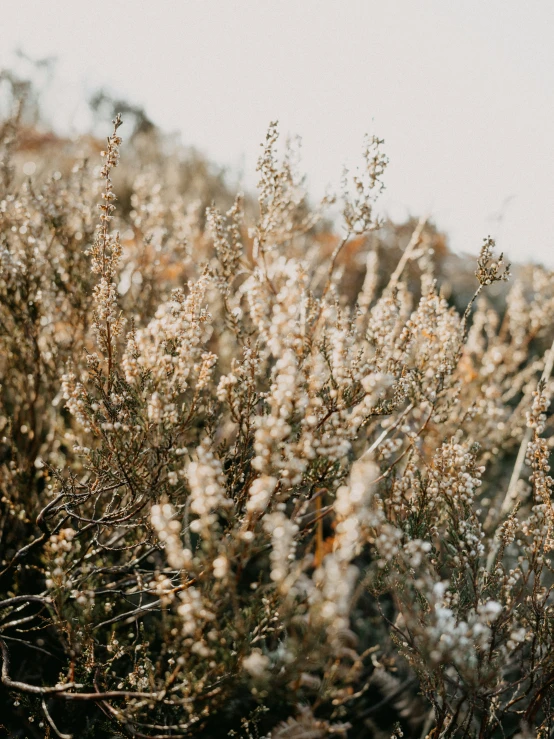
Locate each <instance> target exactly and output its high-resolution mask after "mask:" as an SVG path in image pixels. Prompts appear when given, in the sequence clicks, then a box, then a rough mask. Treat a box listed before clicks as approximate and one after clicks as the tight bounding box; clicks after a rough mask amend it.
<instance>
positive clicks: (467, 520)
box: [0, 80, 554, 739]
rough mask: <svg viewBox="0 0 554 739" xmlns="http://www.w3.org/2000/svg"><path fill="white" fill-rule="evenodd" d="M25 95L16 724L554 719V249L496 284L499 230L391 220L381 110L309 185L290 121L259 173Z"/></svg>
mask: <svg viewBox="0 0 554 739" xmlns="http://www.w3.org/2000/svg"><path fill="white" fill-rule="evenodd" d="M12 82H13V80H12ZM23 92H24V90H19V89H17V88H16V89H15V93H16V94H15V97H14V101H13V109H12V111H11V112H10V114H9V115H7V116H6V117H5V119H4V121H3V122H2V125H1V127H0V141H1V147H2V148H1V157H0V159H1V161H0V175H1V176H0V383H1V384H0V496H1V498H0V650H1V653H0V661H1V664H2V678H1V681H2V685H1V687H0V705H1V706H2V710H1V711H0V724H2V725H3V727H4V729H5V731H6V732H7V734H8V735H10V736H14V737H24V736H29V737H31V736H33V737H35V736H36V737H43V736H60V737H64V736H67V735H69V734H73V735H74V736H75V737H114V736H130V737H178V736H204V737H218V736H221V737H224V736H244V737H250V736H251V737H262V736H266V737H272V738H273V739H277V738H284V737H290V738H295V739H301V738H303V739H307V738H308V737H309V738H313V739H317V737H325V736H344V737H349V738H351V739H357V738H358V737H360V738H361V737H366V736H374V737H379V738H380V737H383V736H386V737H390V736H391V733H392V732H394V734H393V736H395V737H400V736H402V733H403V734H404V736H414V737H426V736H427V737H430V738H431V737H432V738H433V739H438V737H476V738H477V737H478V738H479V739H489V738H492V737H512V736H514V735H516V734H520V735H522V736H528V735H529V736H531V735H532V736H535V735H536V736H544V737H546V736H549V735H550V734H551V732H552V728H553V726H552V717H553V715H554V714H553V707H552V698H553V689H554V650H553V632H552V629H553V598H552V584H553V578H552V558H551V553H550V551H551V548H552V546H553V544H552V542H553V536H554V534H553V531H552V526H553V524H554V511H553V509H552V503H551V488H552V479H551V478H550V476H549V456H550V449H551V446H552V441H553V439H554V436H553V434H552V428H551V425H550V422H549V417H548V415H547V409H548V404H549V395H550V388H551V383H550V374H551V370H552V362H553V359H554V354H553V352H552V350H551V349H550V348H549V347H550V345H551V342H552V338H553V337H552V319H553V315H554V280H553V277H552V275H551V274H550V273H549V272H547V271H546V270H544V269H542V268H539V267H535V268H530V269H528V270H519V271H518V279H516V280H514V281H512V282H511V283H510V284H509V288H508V291H507V292H506V290H504V291H503V292H502V293H499V292H498V287H499V286H502V285H504V283H505V281H506V280H507V278H508V276H509V268H508V267H507V265H505V263H504V261H503V260H502V258H501V257H500V258H496V257H495V256H494V253H493V249H494V244H493V242H492V241H491V240H490V239H486V240H485V242H484V245H483V248H482V251H481V255H480V257H479V260H478V262H477V264H476V265H471V267H469V266H468V268H467V269H466V270H465V272H464V271H463V270H460V269H459V264H460V260H459V258H458V260H457V261H456V258H455V257H453V256H452V255H450V254H449V253H448V251H447V249H446V246H445V243H444V239H443V238H442V237H441V236H440V234H437V232H436V231H435V229H434V228H432V226H430V225H428V224H426V222H425V221H424V220H423V219H422V220H421V221H419V223H411V224H406V225H404V226H393V224H390V223H384V224H380V223H379V222H378V220H377V218H376V216H375V212H374V206H375V201H376V199H377V197H378V195H379V194H380V192H381V189H382V178H383V174H384V171H385V167H386V158H385V156H384V155H383V153H382V142H380V141H379V140H378V139H375V138H368V139H367V140H366V142H365V145H364V150H363V156H362V166H361V168H360V171H359V172H358V173H356V174H354V175H348V176H347V177H346V178H345V185H344V188H343V191H342V194H341V195H340V196H338V197H336V198H334V199H333V198H327V199H326V200H325V201H324V202H323V203H322V204H321V205H320V206H318V207H316V208H314V207H312V206H311V205H310V203H309V202H308V200H307V198H306V195H305V192H304V189H303V181H302V178H301V177H299V175H298V174H297V169H296V163H295V162H296V155H295V149H294V146H293V145H292V144H289V145H287V146H285V147H284V148H283V149H282V152H281V153H280V148H279V140H278V130H277V126H276V125H275V124H272V125H271V126H270V128H269V131H268V134H267V138H266V141H265V143H264V145H263V149H262V154H261V156H260V160H259V164H258V171H259V176H260V184H259V190H258V200H257V202H255V201H254V200H252V199H250V198H248V197H247V198H242V197H240V196H238V197H236V198H233V197H232V196H230V192H229V186H228V185H227V184H226V183H225V180H224V178H223V177H222V176H221V175H219V174H218V173H216V172H214V171H213V170H211V169H210V168H209V167H208V166H207V165H206V163H205V162H204V161H203V160H202V158H201V157H199V156H198V155H195V156H191V154H190V152H189V153H188V154H187V153H186V152H185V153H183V152H179V151H177V150H176V149H173V150H168V148H167V142H164V141H163V139H162V138H161V136H160V134H159V132H157V131H156V130H155V129H154V128H153V127H152V126H147V127H146V129H145V130H143V129H141V128H140V127H138V129H137V131H136V132H135V134H134V135H133V137H132V141H131V142H130V143H129V147H128V151H127V155H126V157H125V158H124V160H122V163H121V165H120V166H118V164H119V150H120V146H121V144H122V141H121V138H120V130H121V131H123V132H124V131H125V126H123V127H122V128H121V129H120V124H121V120H120V118H119V117H117V118H116V119H115V121H114V124H115V125H114V128H113V131H112V133H111V135H110V136H109V138H108V139H107V142H106V144H105V146H104V151H102V152H99V151H96V150H97V148H98V147H97V144H96V142H95V140H94V139H91V138H89V139H81V140H80V141H78V142H77V143H74V142H73V143H72V142H65V141H61V140H60V139H57V138H56V137H54V136H52V135H48V136H46V135H45V134H39V133H38V132H37V129H36V128H30V127H29V126H28V125H24V120H23V119H22V107H21V105H22V104H21V99H22V98H21V96H22V94H23ZM116 167H117V169H116ZM31 172H32V175H31V176H29V173H31ZM116 175H117V176H116ZM112 180H113V181H112ZM118 198H119V200H118ZM212 200H213V201H214V203H212ZM337 206H338V207H339V209H340V213H341V219H340V223H339V224H338V226H336V227H335V226H333V227H332V226H331V225H330V223H331V221H329V220H326V212H327V210H326V209H327V208H329V207H331V208H332V207H335V208H336V207H337ZM379 229H380V230H379ZM453 262H455V264H456V265H457V266H456V269H453V267H452V263H453ZM468 274H472V280H473V287H472V289H471V292H469V293H468V284H469V283H468ZM495 291H496V292H495ZM502 295H504V298H503V297H502ZM491 299H492V300H493V302H491ZM464 300H465V305H464V306H463V307H460V306H461V305H462V302H463V301H464Z"/></svg>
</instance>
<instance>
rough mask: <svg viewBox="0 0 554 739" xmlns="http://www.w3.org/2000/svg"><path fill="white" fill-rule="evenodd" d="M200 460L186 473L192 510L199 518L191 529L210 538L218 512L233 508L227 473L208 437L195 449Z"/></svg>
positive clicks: (191, 465)
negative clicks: (226, 490) (228, 494)
mask: <svg viewBox="0 0 554 739" xmlns="http://www.w3.org/2000/svg"><path fill="white" fill-rule="evenodd" d="M196 456H197V461H196V462H191V463H190V464H189V465H188V467H187V469H186V475H187V479H188V483H189V486H190V510H191V511H192V513H195V514H196V515H197V516H198V518H196V519H195V520H194V521H192V523H191V525H190V528H191V530H192V531H195V532H197V533H201V534H202V535H203V536H205V537H209V535H210V530H211V528H212V527H213V526H214V524H215V523H216V522H217V513H218V512H222V511H225V510H228V509H229V508H232V507H233V501H232V500H231V498H228V497H227V494H226V492H225V476H224V474H223V470H222V467H221V462H220V461H219V459H217V457H216V456H215V454H214V452H213V450H212V448H211V442H210V440H209V439H208V438H205V439H204V441H203V442H202V443H201V444H200V446H199V447H197V449H196Z"/></svg>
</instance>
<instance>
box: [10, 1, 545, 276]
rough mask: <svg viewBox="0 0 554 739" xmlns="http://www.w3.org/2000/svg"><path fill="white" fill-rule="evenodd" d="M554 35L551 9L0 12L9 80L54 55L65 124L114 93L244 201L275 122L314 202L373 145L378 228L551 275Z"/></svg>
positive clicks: (441, 5) (180, 6) (58, 119)
mask: <svg viewBox="0 0 554 739" xmlns="http://www.w3.org/2000/svg"><path fill="white" fill-rule="evenodd" d="M553 37H554V2H552V0H526V2H524V1H523V0H463V1H462V0H456V1H455V0H381V1H380V2H378V1H376V0H336V1H335V0H278V1H273V0H249V1H248V2H246V1H244V0H155V1H151V2H146V1H145V0H111V2H108V1H107V0H88V1H86V2H84V1H82V0H54V1H53V2H45V0H35V1H31V0H3V1H2V24H1V27H0V64H2V65H5V64H9V63H10V61H11V60H12V59H13V51H14V50H15V49H16V48H17V47H19V48H22V49H23V50H24V51H25V52H26V53H27V54H28V55H30V56H32V57H35V58H38V57H43V56H50V55H54V56H57V58H58V65H57V81H56V82H55V83H54V84H52V85H51V87H50V88H49V90H48V92H47V94H46V96H45V100H44V102H45V104H46V105H47V108H48V110H49V111H50V116H51V118H52V119H53V120H54V122H55V123H56V124H57V125H59V126H63V127H64V128H65V129H68V128H69V129H70V130H71V129H78V128H79V127H80V126H82V125H83V121H84V120H85V119H84V117H83V111H84V107H83V105H82V102H83V100H85V99H86V97H88V95H90V93H91V92H93V91H94V90H95V89H97V88H98V87H102V86H104V87H108V88H109V89H110V90H111V91H113V92H115V93H117V94H120V95H122V96H125V97H127V98H128V99H129V100H130V101H131V102H136V103H140V104H142V105H144V107H145V108H146V110H147V112H148V113H149V115H150V117H151V118H152V119H153V120H154V121H155V122H156V123H157V124H159V125H160V126H161V127H162V128H163V129H165V130H168V131H177V130H178V131H180V132H181V135H182V141H183V143H185V144H191V145H194V146H196V147H198V148H199V149H201V150H202V151H204V152H205V153H206V154H207V155H208V156H209V157H210V158H212V159H213V160H215V161H216V162H217V163H219V164H223V165H228V166H230V167H231V168H232V169H233V170H235V171H238V170H239V169H244V172H245V176H244V181H245V184H246V185H248V186H251V185H252V184H253V183H255V181H256V174H255V171H254V170H255V164H256V159H257V156H258V153H259V143H260V142H261V141H262V140H263V138H264V134H265V131H266V128H267V125H268V123H269V121H271V120H274V119H278V120H279V121H280V126H281V131H282V132H283V134H286V133H291V134H298V135H300V136H301V137H302V142H303V147H302V149H303V167H304V169H305V171H306V172H307V174H308V186H309V190H310V191H311V192H312V193H313V194H314V195H319V194H321V193H322V192H323V190H324V188H325V185H326V184H332V185H334V186H336V187H337V188H338V186H339V182H340V176H341V171H342V166H343V164H345V163H346V164H350V165H352V164H353V163H355V162H356V161H358V154H359V152H360V150H361V145H362V140H363V134H364V133H365V132H370V133H376V134H377V135H379V136H380V137H382V138H384V139H385V149H386V152H387V154H388V156H389V158H390V167H389V169H388V172H387V174H386V176H385V182H386V186H387V189H386V191H385V193H384V196H383V199H382V212H383V213H385V212H387V213H390V214H391V215H393V216H396V217H399V218H402V217H405V216H406V215H408V214H413V215H420V214H421V213H422V212H430V213H431V215H432V217H433V219H434V220H435V222H436V223H437V224H438V226H439V227H440V228H442V229H444V230H445V231H446V232H447V234H448V235H449V238H450V243H451V245H452V246H453V248H455V249H457V250H462V251H469V252H476V251H477V250H478V248H479V245H480V244H481V241H482V238H483V237H484V236H486V235H487V234H489V233H490V234H491V235H493V236H495V237H497V238H498V245H499V247H500V248H502V249H504V251H505V252H506V253H507V255H508V256H509V258H511V259H513V260H525V259H533V260H535V261H544V262H546V263H548V264H549V265H550V266H553V267H554V207H553V206H554V202H553V201H554V42H553V41H552V39H553ZM107 128H108V125H107ZM106 130H107V129H106ZM122 133H123V135H124V130H123V131H122ZM500 212H502V213H503V218H502V220H501V221H499V218H498V217H499V214H500Z"/></svg>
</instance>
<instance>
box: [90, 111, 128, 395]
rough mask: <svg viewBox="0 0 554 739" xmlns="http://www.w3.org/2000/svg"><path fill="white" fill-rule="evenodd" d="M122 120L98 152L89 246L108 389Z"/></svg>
mask: <svg viewBox="0 0 554 739" xmlns="http://www.w3.org/2000/svg"><path fill="white" fill-rule="evenodd" d="M122 123H123V121H122V120H121V115H120V114H118V115H117V116H116V118H115V119H114V121H113V124H114V128H113V133H112V134H111V136H108V139H107V147H106V150H105V151H102V152H101V156H102V157H103V158H104V160H105V161H104V165H103V166H102V168H101V170H100V177H102V179H103V181H104V189H103V191H102V194H101V197H102V200H101V202H100V203H99V204H98V209H99V210H100V223H99V224H98V226H97V230H96V237H95V239H94V243H93V244H92V246H91V247H90V249H89V254H90V257H91V270H92V272H93V273H94V274H95V275H99V279H98V282H97V284H96V285H95V287H94V289H93V306H94V318H93V326H94V331H95V334H96V339H97V342H98V346H99V348H100V350H101V351H102V353H103V354H104V356H105V358H106V361H107V377H108V392H109V390H110V388H111V385H112V371H113V365H114V355H115V351H116V339H117V337H118V335H119V334H120V333H121V330H122V327H123V319H122V317H121V313H120V312H119V311H118V306H117V285H116V283H115V278H116V275H117V269H118V264H119V261H120V259H121V243H120V240H119V232H115V233H112V232H111V231H110V223H111V221H112V220H113V213H114V211H115V205H114V201H115V200H116V196H115V193H114V191H113V184H112V180H111V172H112V170H113V169H114V168H115V167H117V164H118V162H119V147H120V145H121V142H122V139H121V137H120V136H119V135H118V133H117V131H118V129H119V127H120V126H121V125H122Z"/></svg>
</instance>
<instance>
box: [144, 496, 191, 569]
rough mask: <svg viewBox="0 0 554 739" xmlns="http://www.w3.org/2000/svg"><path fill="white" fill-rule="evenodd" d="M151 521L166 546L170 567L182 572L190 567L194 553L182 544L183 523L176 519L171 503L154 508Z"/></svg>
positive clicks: (151, 512)
mask: <svg viewBox="0 0 554 739" xmlns="http://www.w3.org/2000/svg"><path fill="white" fill-rule="evenodd" d="M150 521H151V522H152V526H153V527H154V528H155V530H156V533H157V534H158V539H159V540H160V541H161V542H162V544H163V545H164V549H165V556H166V557H167V561H168V562H169V565H170V566H171V567H172V568H173V569H175V570H182V569H184V568H185V567H187V566H188V565H190V563H191V561H192V553H191V551H190V550H189V549H185V548H184V547H183V544H182V542H181V537H180V533H181V523H180V522H179V521H178V520H177V519H176V511H175V508H174V507H173V506H172V505H171V504H170V503H162V504H159V505H154V506H152V509H151V511H150Z"/></svg>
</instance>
